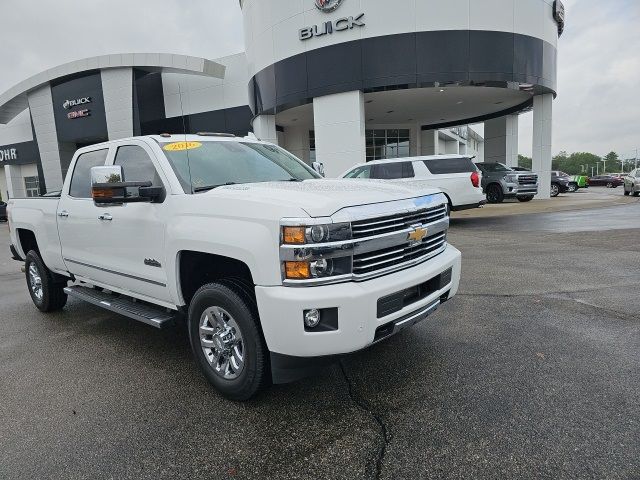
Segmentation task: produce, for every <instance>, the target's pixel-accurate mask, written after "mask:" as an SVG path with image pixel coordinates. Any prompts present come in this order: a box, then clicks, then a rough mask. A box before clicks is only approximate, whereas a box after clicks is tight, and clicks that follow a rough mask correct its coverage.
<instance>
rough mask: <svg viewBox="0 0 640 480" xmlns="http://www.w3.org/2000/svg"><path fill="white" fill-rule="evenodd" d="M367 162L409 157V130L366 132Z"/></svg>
mask: <svg viewBox="0 0 640 480" xmlns="http://www.w3.org/2000/svg"><path fill="white" fill-rule="evenodd" d="M365 136H366V141H367V162H370V161H371V160H384V159H387V158H403V157H408V156H409V155H410V138H411V135H410V131H409V129H389V130H367V131H366V134H365Z"/></svg>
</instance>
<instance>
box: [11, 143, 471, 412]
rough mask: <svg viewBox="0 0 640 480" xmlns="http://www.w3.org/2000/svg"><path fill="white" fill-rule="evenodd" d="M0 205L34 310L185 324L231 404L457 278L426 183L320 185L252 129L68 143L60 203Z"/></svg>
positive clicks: (407, 320)
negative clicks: (99, 312) (72, 300)
mask: <svg viewBox="0 0 640 480" xmlns="http://www.w3.org/2000/svg"><path fill="white" fill-rule="evenodd" d="M8 211H9V219H10V221H11V243H12V245H11V251H12V254H13V256H14V258H18V259H20V260H21V261H24V262H25V272H26V283H27V288H28V291H29V293H30V295H31V299H32V300H33V303H34V304H35V306H36V307H37V308H38V309H39V310H41V311H42V312H51V311H55V310H59V309H61V308H63V307H64V305H65V303H66V301H67V296H69V295H70V296H73V297H76V298H79V299H81V300H84V301H87V302H89V303H92V304H94V305H96V306H98V307H101V308H105V309H107V310H110V311H113V312H117V313H119V314H122V315H125V316H128V317H131V318H133V319H135V320H138V321H141V322H144V323H146V324H149V325H151V326H153V327H157V328H162V327H165V326H167V325H170V324H173V323H175V322H186V324H187V326H188V335H189V340H190V343H191V348H192V351H193V354H194V357H195V360H196V364H197V365H198V366H199V368H200V369H201V370H202V372H203V374H204V375H205V377H206V378H207V379H208V381H209V382H211V384H213V385H214V386H215V388H217V389H218V391H220V392H221V393H222V394H223V395H224V396H226V397H228V398H231V399H234V400H246V399H248V398H250V397H252V396H253V395H254V394H255V393H256V392H257V391H258V390H259V389H260V388H261V387H262V386H263V385H265V384H267V383H269V381H273V382H274V383H285V382H290V381H294V380H297V379H299V378H301V377H303V376H306V375H307V374H308V372H309V369H311V368H314V367H316V368H317V367H318V366H320V367H321V368H326V364H327V360H335V359H336V355H342V354H346V353H349V352H354V351H357V350H361V349H364V348H366V347H368V346H370V345H372V344H373V343H377V342H380V341H382V340H384V339H386V338H387V337H389V336H391V335H393V334H395V333H396V332H398V331H400V330H401V329H403V328H405V327H409V326H412V325H414V324H415V323H417V322H419V321H421V320H423V319H425V318H426V317H427V316H429V315H430V314H431V313H433V312H434V311H435V310H436V309H438V308H439V306H440V305H441V304H442V303H444V302H445V301H447V300H449V299H451V298H452V297H453V296H454V295H455V294H456V292H457V291H458V284H459V281H460V265H461V255H460V252H459V251H458V250H457V249H456V248H455V247H453V246H452V245H450V244H449V243H448V242H447V231H448V226H449V217H448V216H447V199H446V197H445V196H444V195H443V194H442V193H441V192H439V191H438V190H435V189H431V188H416V187H412V186H409V185H406V186H402V185H398V184H391V183H383V182H376V183H375V184H374V183H372V182H369V181H366V182H365V181H356V180H341V179H336V180H327V179H323V178H321V177H320V175H319V174H317V173H316V172H314V171H313V170H312V169H311V168H309V167H307V166H306V165H305V164H304V163H303V162H302V161H300V160H298V159H297V158H295V157H294V156H293V155H291V154H290V153H288V152H286V151H285V150H283V149H281V148H280V147H278V146H275V145H272V144H269V143H266V142H260V141H257V140H256V139H255V138H254V137H245V138H236V137H233V136H228V135H226V136H221V135H219V134H218V135H214V134H201V135H189V136H185V135H178V136H171V135H168V134H167V135H160V136H145V137H138V138H133V139H131V138H129V139H122V140H113V141H110V142H106V143H101V144H96V145H92V146H89V147H84V148H81V149H79V150H78V151H77V152H76V153H75V154H74V156H73V159H72V161H71V164H70V168H69V170H68V173H67V177H66V179H65V181H64V186H63V190H62V194H61V196H60V198H55V197H39V198H26V199H12V200H10V201H9V206H8ZM95 287H97V288H95ZM269 376H270V377H269Z"/></svg>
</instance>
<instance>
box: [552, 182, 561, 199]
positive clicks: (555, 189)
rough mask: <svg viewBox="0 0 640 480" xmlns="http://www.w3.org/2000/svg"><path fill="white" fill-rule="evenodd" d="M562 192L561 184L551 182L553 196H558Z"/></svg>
mask: <svg viewBox="0 0 640 480" xmlns="http://www.w3.org/2000/svg"><path fill="white" fill-rule="evenodd" d="M559 194H560V185H558V184H557V183H552V184H551V198H554V197H557V196H558V195H559Z"/></svg>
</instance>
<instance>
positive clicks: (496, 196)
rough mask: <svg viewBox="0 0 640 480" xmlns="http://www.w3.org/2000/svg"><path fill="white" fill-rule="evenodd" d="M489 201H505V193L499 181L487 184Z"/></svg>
mask: <svg viewBox="0 0 640 480" xmlns="http://www.w3.org/2000/svg"><path fill="white" fill-rule="evenodd" d="M487 202H489V203H502V202H504V193H503V191H502V187H501V186H500V185H498V184H497V183H492V184H491V185H489V186H487Z"/></svg>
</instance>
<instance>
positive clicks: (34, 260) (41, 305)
mask: <svg viewBox="0 0 640 480" xmlns="http://www.w3.org/2000/svg"><path fill="white" fill-rule="evenodd" d="M24 267H25V269H24V270H25V278H26V280H27V288H28V289H29V295H31V300H32V301H33V304H34V305H35V306H36V307H37V308H38V310H40V311H41V312H45V313H47V312H55V311H58V310H62V309H63V308H64V306H65V305H66V304H67V294H66V293H64V287H65V286H66V281H65V280H64V279H61V278H59V277H58V275H56V274H54V273H53V272H51V270H49V269H48V268H47V266H46V265H45V264H44V262H43V261H42V259H41V258H40V255H38V252H36V251H35V250H31V251H30V252H29V253H27V258H26V260H25V262H24ZM32 267H33V268H35V269H36V271H37V273H38V274H39V279H40V287H41V288H42V292H41V295H38V294H37V293H36V291H35V287H34V285H33V283H32V281H31V271H32V270H31V268H32Z"/></svg>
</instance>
